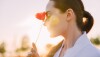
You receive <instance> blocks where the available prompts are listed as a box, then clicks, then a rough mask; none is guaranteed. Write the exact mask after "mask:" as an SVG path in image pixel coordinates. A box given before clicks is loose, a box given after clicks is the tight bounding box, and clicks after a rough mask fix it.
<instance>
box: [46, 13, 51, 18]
mask: <svg viewBox="0 0 100 57" xmlns="http://www.w3.org/2000/svg"><path fill="white" fill-rule="evenodd" d="M46 16H47V19H46V20H49V18H50V17H51V14H50V13H48V12H47V13H46Z"/></svg>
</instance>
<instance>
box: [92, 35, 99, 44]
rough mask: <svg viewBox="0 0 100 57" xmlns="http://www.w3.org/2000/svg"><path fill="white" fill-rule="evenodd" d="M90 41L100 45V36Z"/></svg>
mask: <svg viewBox="0 0 100 57" xmlns="http://www.w3.org/2000/svg"><path fill="white" fill-rule="evenodd" d="M90 41H91V42H92V43H93V44H94V45H100V36H97V37H95V38H91V39H90Z"/></svg>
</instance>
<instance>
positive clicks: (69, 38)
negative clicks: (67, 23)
mask: <svg viewBox="0 0 100 57" xmlns="http://www.w3.org/2000/svg"><path fill="white" fill-rule="evenodd" d="M81 34H82V33H81V31H79V29H78V28H77V27H76V28H75V27H74V29H73V27H71V28H69V29H68V30H67V33H64V35H63V37H64V42H63V44H64V49H68V48H71V47H73V46H74V44H75V42H76V41H77V39H78V38H79V37H80V36H81Z"/></svg>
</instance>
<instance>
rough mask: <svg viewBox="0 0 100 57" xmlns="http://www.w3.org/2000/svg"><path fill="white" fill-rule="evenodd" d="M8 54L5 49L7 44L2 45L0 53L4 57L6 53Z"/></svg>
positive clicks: (0, 44)
mask: <svg viewBox="0 0 100 57" xmlns="http://www.w3.org/2000/svg"><path fill="white" fill-rule="evenodd" d="M5 52H6V49H5V42H2V43H0V53H1V55H2V57H5V55H4V53H5Z"/></svg>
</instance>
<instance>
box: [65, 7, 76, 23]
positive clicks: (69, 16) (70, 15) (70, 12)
mask: <svg viewBox="0 0 100 57" xmlns="http://www.w3.org/2000/svg"><path fill="white" fill-rule="evenodd" d="M74 16H75V14H74V11H73V9H71V8H69V9H68V10H66V17H67V18H66V20H67V21H70V20H72V19H73V18H74Z"/></svg>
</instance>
